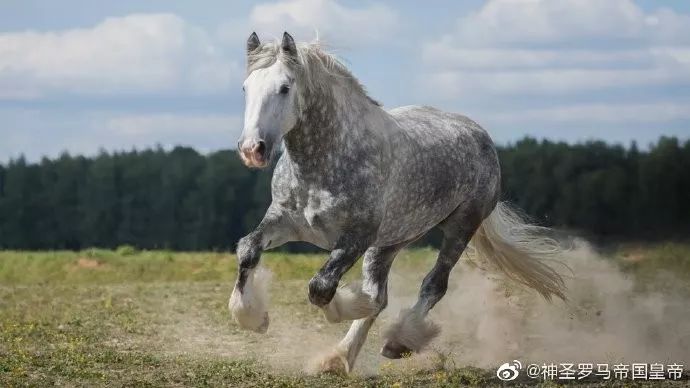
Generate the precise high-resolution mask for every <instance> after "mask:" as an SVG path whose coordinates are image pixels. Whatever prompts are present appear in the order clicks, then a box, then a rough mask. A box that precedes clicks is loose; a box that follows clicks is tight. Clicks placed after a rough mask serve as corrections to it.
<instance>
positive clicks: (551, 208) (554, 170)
mask: <svg viewBox="0 0 690 388" xmlns="http://www.w3.org/2000/svg"><path fill="white" fill-rule="evenodd" d="M499 155H500V160H501V165H502V176H503V200H507V201H510V202H511V203H513V204H515V205H516V206H518V207H519V208H521V209H522V210H523V211H524V212H525V213H526V214H527V215H529V216H530V217H531V218H532V219H533V220H534V221H535V222H536V223H538V224H540V225H546V226H554V227H557V228H561V229H566V230H568V231H570V232H572V233H575V234H578V235H584V236H587V237H590V238H595V239H601V240H611V241H621V240H628V239H629V240H640V239H642V240H658V239H663V240H669V239H671V240H673V239H675V240H680V239H686V238H687V236H688V235H689V234H688V233H689V232H690V140H689V141H684V142H682V141H680V140H679V139H677V138H674V137H662V138H660V139H659V140H658V141H657V142H656V143H655V144H651V145H649V146H648V147H643V148H642V149H641V148H639V147H638V146H637V145H636V144H635V143H632V144H630V145H629V146H622V145H614V144H607V143H605V142H601V141H589V142H584V143H579V144H569V143H563V142H553V141H549V140H536V139H533V138H524V139H522V140H520V141H517V142H515V143H513V144H509V145H505V146H501V147H499ZM270 179H271V171H269V170H265V171H257V170H249V169H247V168H246V167H244V166H243V165H242V163H241V162H240V160H239V158H238V156H237V154H236V152H235V151H231V150H224V151H218V152H213V153H210V154H207V155H204V154H200V153H199V152H197V151H195V150H194V149H192V148H187V147H177V148H174V149H172V150H165V149H163V148H160V147H159V148H155V149H148V150H132V151H122V152H105V151H102V152H100V153H99V154H98V155H96V156H93V157H85V156H74V155H69V154H67V153H64V154H62V155H61V156H60V157H58V158H55V159H49V158H44V159H43V160H41V161H40V162H36V163H32V162H27V161H26V159H25V158H23V157H20V158H17V159H13V160H10V161H9V162H7V163H5V164H0V249H32V250H44V249H69V250H78V249H85V248H89V247H100V248H115V247H118V246H122V245H131V246H134V247H136V248H140V249H170V250H185V251H196V250H228V249H229V250H232V249H234V245H235V244H236V242H237V240H238V239H239V238H240V237H242V236H243V235H244V234H246V233H247V232H248V231H250V230H251V229H252V228H253V227H254V226H255V225H256V224H257V223H258V221H259V220H260V219H261V216H262V215H263V212H264V211H265V209H266V208H267V206H268V204H269V203H270V198H271V195H270ZM433 243H434V239H433V235H432V236H431V237H427V238H425V239H422V240H421V241H420V242H418V244H421V245H429V244H430V245H433ZM305 248H307V247H305V246H304V245H296V246H295V245H293V246H291V247H289V248H288V249H291V250H295V249H297V250H299V249H305Z"/></svg>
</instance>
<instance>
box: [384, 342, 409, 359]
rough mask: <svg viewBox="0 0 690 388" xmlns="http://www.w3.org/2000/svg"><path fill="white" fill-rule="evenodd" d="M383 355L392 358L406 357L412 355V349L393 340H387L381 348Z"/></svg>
mask: <svg viewBox="0 0 690 388" xmlns="http://www.w3.org/2000/svg"><path fill="white" fill-rule="evenodd" d="M381 355H382V356H383V357H386V358H390V359H391V360H397V359H399V358H406V357H409V356H410V355H412V349H410V348H408V347H407V346H405V345H401V344H398V343H395V342H392V341H388V342H386V343H385V344H384V345H383V347H382V348H381Z"/></svg>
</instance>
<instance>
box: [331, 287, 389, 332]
mask: <svg viewBox="0 0 690 388" xmlns="http://www.w3.org/2000/svg"><path fill="white" fill-rule="evenodd" d="M321 309H322V310H323V314H324V315H325V316H326V320H328V322H331V323H337V322H341V321H351V320H355V319H360V318H366V317H369V316H371V315H373V314H375V313H376V312H377V309H378V305H377V303H376V302H375V301H374V300H372V298H371V297H370V296H369V295H367V294H366V293H364V292H363V291H362V285H361V283H359V282H355V283H352V284H348V285H347V286H344V287H340V288H338V290H337V291H336V292H335V296H333V299H331V301H330V303H328V304H327V305H325V306H323V307H322V308H321Z"/></svg>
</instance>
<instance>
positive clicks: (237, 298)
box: [228, 270, 270, 334]
mask: <svg viewBox="0 0 690 388" xmlns="http://www.w3.org/2000/svg"><path fill="white" fill-rule="evenodd" d="M269 276H270V275H269V274H268V272H267V271H264V270H259V271H257V272H255V273H253V274H252V275H251V276H250V278H249V279H248V280H247V283H246V284H245V287H244V291H243V292H240V291H239V290H238V289H237V287H235V289H233V290H232V295H231V296H230V301H229V302H228V307H229V308H230V312H231V313H232V317H233V318H234V319H235V322H237V324H238V325H239V326H240V327H241V328H242V329H246V330H252V331H255V332H257V333H261V334H263V333H266V331H267V330H268V324H269V318H268V311H267V305H268V277H269Z"/></svg>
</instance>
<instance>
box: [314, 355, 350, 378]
mask: <svg viewBox="0 0 690 388" xmlns="http://www.w3.org/2000/svg"><path fill="white" fill-rule="evenodd" d="M319 372H321V373H329V374H337V375H344V374H348V373H350V364H349V363H348V362H347V359H346V358H345V356H343V355H342V354H340V353H339V352H337V351H335V352H333V353H331V354H329V355H327V356H326V357H324V358H323V359H322V360H321V361H320V363H319Z"/></svg>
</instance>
